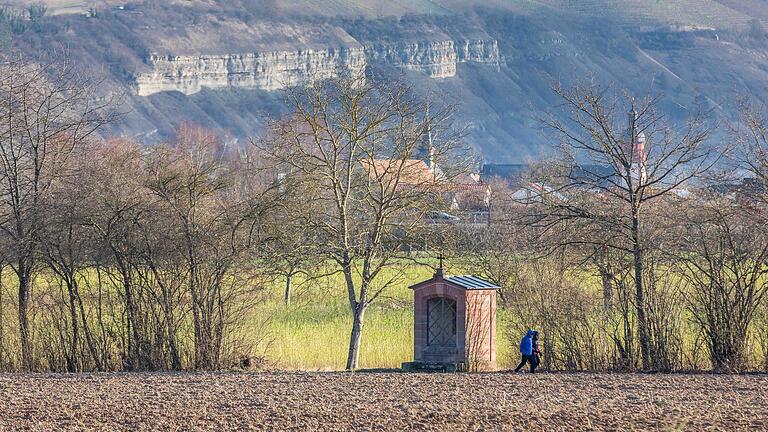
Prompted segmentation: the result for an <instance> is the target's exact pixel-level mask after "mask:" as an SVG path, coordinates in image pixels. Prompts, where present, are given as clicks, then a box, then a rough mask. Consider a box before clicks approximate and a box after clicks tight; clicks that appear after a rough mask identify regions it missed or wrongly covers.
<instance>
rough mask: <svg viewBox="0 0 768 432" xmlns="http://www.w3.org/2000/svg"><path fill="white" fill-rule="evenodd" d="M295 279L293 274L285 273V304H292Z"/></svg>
mask: <svg viewBox="0 0 768 432" xmlns="http://www.w3.org/2000/svg"><path fill="white" fill-rule="evenodd" d="M292 279H293V275H292V274H290V273H289V274H287V275H285V293H284V296H283V299H284V300H285V304H286V306H287V305H290V304H291V282H292Z"/></svg>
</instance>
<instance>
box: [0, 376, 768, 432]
mask: <svg viewBox="0 0 768 432" xmlns="http://www.w3.org/2000/svg"><path fill="white" fill-rule="evenodd" d="M533 412H535V413H533ZM83 429H85V430H90V429H96V430H216V431H224V430H300V431H310V430H333V431H336V430H386V431H390V432H394V431H400V430H440V431H446V430H524V429H525V430H631V429H639V430H649V429H651V430H658V429H661V430H669V429H675V430H680V429H683V430H704V429H718V430H719V429H723V430H725V429H728V430H746V429H751V430H768V376H767V375H760V376H758V375H753V376H709V375H609V374H537V375H528V374H518V375H512V374H503V373H498V374H484V375H466V374H399V373H389V374H385V373H356V374H345V373H257V374H237V373H221V374H97V375H0V430H3V431H5V430H46V431H48V430H83Z"/></svg>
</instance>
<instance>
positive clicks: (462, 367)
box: [402, 362, 467, 372]
mask: <svg viewBox="0 0 768 432" xmlns="http://www.w3.org/2000/svg"><path fill="white" fill-rule="evenodd" d="M402 369H403V371H404V372H466V371H467V364H466V363H463V362H461V363H431V362H404V363H403V365H402Z"/></svg>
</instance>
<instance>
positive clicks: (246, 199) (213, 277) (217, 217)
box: [145, 124, 267, 369]
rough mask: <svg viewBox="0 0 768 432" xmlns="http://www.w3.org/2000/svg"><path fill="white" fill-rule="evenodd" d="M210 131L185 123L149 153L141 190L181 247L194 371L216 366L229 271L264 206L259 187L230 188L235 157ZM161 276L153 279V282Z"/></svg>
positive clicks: (229, 295)
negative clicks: (146, 191)
mask: <svg viewBox="0 0 768 432" xmlns="http://www.w3.org/2000/svg"><path fill="white" fill-rule="evenodd" d="M230 156H232V154H231V153H228V152H227V151H226V149H225V148H224V146H223V143H222V142H221V140H220V139H219V137H218V136H216V135H215V134H213V133H211V132H209V131H207V130H205V129H202V128H200V127H197V126H194V125H189V124H186V125H182V126H181V127H179V128H178V129H177V132H176V138H175V140H174V141H173V142H172V144H171V145H170V146H162V147H158V148H156V149H155V150H154V151H152V152H150V154H149V156H148V158H147V161H148V163H147V173H148V178H147V181H146V183H145V185H146V187H147V188H148V189H149V190H150V191H151V193H152V194H153V195H154V197H156V200H155V202H154V209H153V210H154V211H156V212H158V214H161V215H163V217H164V218H165V219H166V221H167V223H166V224H165V227H166V229H167V230H169V232H173V233H174V234H175V235H174V238H175V239H177V245H178V246H179V247H180V253H179V254H178V256H179V258H180V260H179V261H180V262H181V263H182V267H181V270H183V273H182V274H183V279H184V280H185V281H186V283H187V292H188V294H189V296H190V298H191V306H192V318H193V329H194V341H195V344H194V347H195V357H194V362H195V368H196V369H215V368H219V367H221V365H222V364H223V363H222V362H223V359H222V358H221V353H222V347H223V343H224V340H225V337H226V327H227V325H228V324H230V322H229V320H230V319H231V312H232V310H233V309H234V308H235V307H236V303H237V301H238V299H239V297H238V296H239V295H240V294H242V291H241V290H240V289H230V288H237V286H236V285H235V286H233V285H230V284H229V281H230V278H231V277H232V272H233V270H234V269H235V266H236V265H237V264H240V263H241V261H242V259H243V258H244V257H245V252H246V251H247V250H248V249H249V248H250V247H252V240H253V232H252V229H251V225H252V223H253V222H258V220H259V218H260V217H261V216H262V214H263V212H264V211H265V209H266V208H267V206H264V205H263V202H261V201H260V200H259V191H253V193H251V191H245V190H242V189H237V188H236V187H235V186H236V184H237V181H236V173H237V172H238V165H237V162H238V161H237V159H232V158H230ZM160 280H162V278H157V281H160Z"/></svg>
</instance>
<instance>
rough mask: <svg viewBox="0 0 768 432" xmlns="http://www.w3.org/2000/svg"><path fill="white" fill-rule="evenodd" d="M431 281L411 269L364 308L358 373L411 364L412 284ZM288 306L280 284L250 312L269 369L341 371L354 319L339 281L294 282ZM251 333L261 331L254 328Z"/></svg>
mask: <svg viewBox="0 0 768 432" xmlns="http://www.w3.org/2000/svg"><path fill="white" fill-rule="evenodd" d="M430 277H432V270H431V269H429V268H428V267H423V266H422V267H418V266H409V267H408V268H407V271H406V274H405V277H404V278H403V280H402V281H400V282H399V283H397V284H396V285H393V286H391V287H389V288H387V290H386V291H385V292H384V294H383V295H382V296H381V297H379V298H378V299H376V301H375V302H374V303H373V304H372V305H371V306H370V308H369V309H368V312H367V315H366V318H365V323H364V327H363V340H362V348H361V354H360V363H361V367H362V368H393V367H400V365H401V363H402V362H405V361H411V360H413V293H412V291H411V290H410V289H409V288H408V287H409V286H410V285H413V284H415V283H418V282H421V281H422V280H425V279H429V278H430ZM294 288H295V290H294V295H293V300H292V301H291V304H290V305H285V304H284V302H283V287H282V286H281V284H279V283H278V284H276V286H274V287H271V288H270V290H269V293H267V299H266V301H264V302H263V303H261V304H260V305H259V306H257V307H256V308H255V310H254V311H253V314H254V317H253V318H252V319H251V320H250V321H251V322H254V323H258V322H264V323H265V324H264V326H263V327H259V328H260V329H262V330H261V332H262V333H264V334H263V337H264V339H265V340H264V342H263V343H262V344H261V347H262V349H263V351H264V355H265V356H266V359H267V361H268V362H269V364H270V365H271V366H274V367H277V368H281V369H298V370H339V369H344V365H345V363H346V360H347V349H348V346H349V336H350V331H351V329H352V318H351V314H350V311H349V303H348V301H347V294H346V288H345V286H344V284H343V280H342V279H341V277H340V276H333V277H329V278H325V279H322V280H314V281H309V282H305V283H301V282H299V281H297V282H296V283H295V286H294ZM504 316H505V314H504V311H501V310H500V311H499V318H498V323H497V327H498V328H497V331H498V341H497V342H498V348H497V355H498V363H499V365H500V366H505V365H508V364H510V363H511V362H514V361H516V360H517V359H516V358H510V351H512V353H511V354H514V350H510V349H509V344H508V342H507V337H506V336H507V334H506V332H505V329H504V319H503V318H504ZM253 331H259V330H258V329H256V328H254V330H253Z"/></svg>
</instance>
